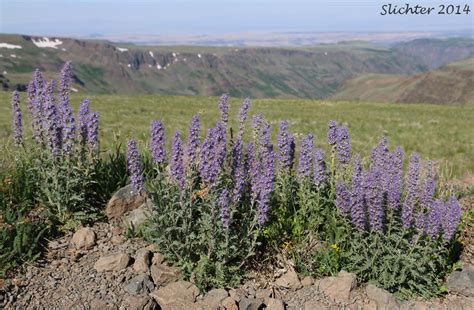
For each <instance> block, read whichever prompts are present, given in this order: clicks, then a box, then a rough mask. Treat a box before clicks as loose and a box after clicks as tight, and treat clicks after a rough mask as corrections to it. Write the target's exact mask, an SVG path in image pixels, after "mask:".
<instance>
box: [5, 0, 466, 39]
mask: <svg viewBox="0 0 474 310" xmlns="http://www.w3.org/2000/svg"><path fill="white" fill-rule="evenodd" d="M407 2H408V3H412V4H413V5H416V4H420V3H422V4H423V3H424V4H426V5H430V6H435V5H437V4H442V3H446V4H463V6H464V4H468V5H470V7H471V10H474V0H464V1H459V0H450V1H446V0H439V1H426V0H420V1H411V0H404V1H398V0H394V1H389V0H372V1H369V0H364V1H355V0H353V1H351V0H345V1H343V0H239V1H236V0H168V1H161V0H0V3H1V6H0V11H1V20H0V32H2V33H22V34H38V35H39V34H44V35H81V36H82V35H91V34H104V35H120V34H160V35H166V34H219V33H228V32H237V33H238V32H260V31H322V32H329V31H331V32H332V31H335V32H336V31H358V32H364V31H440V30H441V31H444V30H471V31H474V12H471V13H470V15H464V14H463V15H452V16H446V15H444V16H443V15H435V14H433V15H431V16H380V11H381V6H382V4H386V3H393V4H398V5H404V4H405V3H407ZM448 2H449V3H448Z"/></svg>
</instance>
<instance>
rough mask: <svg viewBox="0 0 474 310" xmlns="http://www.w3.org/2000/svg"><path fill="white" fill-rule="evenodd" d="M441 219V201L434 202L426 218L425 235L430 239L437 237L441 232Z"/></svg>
mask: <svg viewBox="0 0 474 310" xmlns="http://www.w3.org/2000/svg"><path fill="white" fill-rule="evenodd" d="M442 217H443V202H442V201H441V200H439V199H438V200H435V201H433V202H432V204H431V206H430V209H429V210H428V218H427V223H426V225H425V227H426V233H427V234H428V236H430V237H431V238H433V237H435V236H437V235H438V234H439V233H440V231H441V218H442Z"/></svg>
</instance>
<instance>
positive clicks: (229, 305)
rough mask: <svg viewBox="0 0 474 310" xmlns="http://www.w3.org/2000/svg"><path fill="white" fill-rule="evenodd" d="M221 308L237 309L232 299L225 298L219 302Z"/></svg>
mask: <svg viewBox="0 0 474 310" xmlns="http://www.w3.org/2000/svg"><path fill="white" fill-rule="evenodd" d="M221 305H222V307H224V309H225V310H238V309H239V307H238V306H237V303H236V302H235V300H234V299H233V298H232V297H227V298H226V299H224V300H223V301H222V302H221Z"/></svg>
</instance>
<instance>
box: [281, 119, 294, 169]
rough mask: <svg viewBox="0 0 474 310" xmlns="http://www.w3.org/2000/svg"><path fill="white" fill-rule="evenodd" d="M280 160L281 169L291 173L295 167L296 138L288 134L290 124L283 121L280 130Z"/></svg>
mask: <svg viewBox="0 0 474 310" xmlns="http://www.w3.org/2000/svg"><path fill="white" fill-rule="evenodd" d="M277 141H278V150H279V154H278V160H279V164H280V168H281V169H282V170H284V171H289V170H290V169H291V167H292V165H293V159H294V156H295V138H294V137H293V135H291V134H290V133H288V122H287V121H282V122H281V123H280V130H279V131H278V137H277Z"/></svg>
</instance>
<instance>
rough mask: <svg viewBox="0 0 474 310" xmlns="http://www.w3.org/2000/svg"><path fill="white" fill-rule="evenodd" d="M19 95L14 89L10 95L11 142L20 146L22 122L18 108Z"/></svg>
mask: <svg viewBox="0 0 474 310" xmlns="http://www.w3.org/2000/svg"><path fill="white" fill-rule="evenodd" d="M19 103H20V95H19V94H18V92H17V91H16V90H15V91H14V92H13V95H12V131H13V143H14V144H15V145H16V146H20V145H21V144H22V142H23V122H22V115H21V110H20V105H19Z"/></svg>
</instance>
